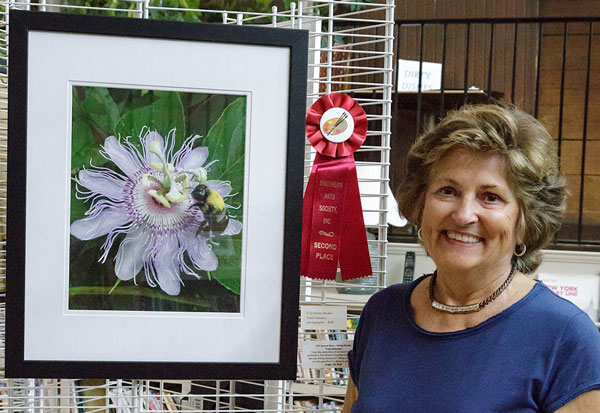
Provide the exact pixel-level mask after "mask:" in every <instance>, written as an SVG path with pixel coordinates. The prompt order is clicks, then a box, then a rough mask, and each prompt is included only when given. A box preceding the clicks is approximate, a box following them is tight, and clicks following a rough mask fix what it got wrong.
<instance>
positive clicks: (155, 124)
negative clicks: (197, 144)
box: [115, 91, 187, 148]
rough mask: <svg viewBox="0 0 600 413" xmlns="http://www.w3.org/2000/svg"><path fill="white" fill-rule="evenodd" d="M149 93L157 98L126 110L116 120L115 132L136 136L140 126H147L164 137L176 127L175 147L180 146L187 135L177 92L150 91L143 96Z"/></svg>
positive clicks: (181, 105)
mask: <svg viewBox="0 0 600 413" xmlns="http://www.w3.org/2000/svg"><path fill="white" fill-rule="evenodd" d="M150 94H152V95H153V96H154V97H155V98H157V99H156V100H155V101H153V102H151V103H150V104H148V105H146V106H142V107H139V108H136V109H133V110H129V111H127V112H126V113H125V114H124V115H123V116H122V117H121V119H119V121H118V122H117V124H116V126H115V133H116V134H120V135H121V136H138V135H139V133H140V130H141V129H142V127H143V126H147V127H149V128H150V130H156V131H157V132H158V133H159V134H160V135H161V136H163V137H166V136H167V134H168V133H169V131H171V129H173V128H176V129H177V130H176V142H175V147H176V148H179V147H181V144H182V143H183V141H184V140H185V138H186V137H187V135H186V130H185V117H184V110H183V104H182V102H181V98H180V96H179V92H164V91H151V92H149V93H147V94H146V95H145V96H144V98H146V97H147V96H148V95H150Z"/></svg>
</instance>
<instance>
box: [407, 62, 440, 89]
mask: <svg viewBox="0 0 600 413" xmlns="http://www.w3.org/2000/svg"><path fill="white" fill-rule="evenodd" d="M419 66H420V64H419V61H418V60H403V59H398V91H399V92H416V91H418V90H419ZM421 69H422V70H421V90H439V89H440V88H441V86H442V64H441V63H430V62H423V65H422V68H421Z"/></svg>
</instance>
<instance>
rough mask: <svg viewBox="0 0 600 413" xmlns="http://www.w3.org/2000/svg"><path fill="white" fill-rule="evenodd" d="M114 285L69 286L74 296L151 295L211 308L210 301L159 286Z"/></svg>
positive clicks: (161, 298) (165, 299) (71, 295)
mask: <svg viewBox="0 0 600 413" xmlns="http://www.w3.org/2000/svg"><path fill="white" fill-rule="evenodd" d="M113 288H114V287H96V286H83V287H69V296H70V297H74V296H77V295H109V294H112V295H126V296H130V297H140V296H141V297H151V298H156V299H159V300H163V301H172V302H175V303H182V304H190V305H193V306H196V307H203V308H206V309H210V303H209V302H208V301H206V300H203V301H200V300H199V299H197V298H195V299H189V298H187V297H182V296H168V295H166V294H165V293H164V292H163V291H161V290H160V289H158V288H139V287H137V286H121V287H119V288H117V289H114V291H113Z"/></svg>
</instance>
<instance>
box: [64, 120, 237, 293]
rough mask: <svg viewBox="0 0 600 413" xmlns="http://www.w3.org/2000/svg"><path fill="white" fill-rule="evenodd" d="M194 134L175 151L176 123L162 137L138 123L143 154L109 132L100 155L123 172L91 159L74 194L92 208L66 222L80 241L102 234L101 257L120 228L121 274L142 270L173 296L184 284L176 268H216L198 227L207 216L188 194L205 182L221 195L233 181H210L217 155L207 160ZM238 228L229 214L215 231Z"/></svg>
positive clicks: (207, 239) (226, 193) (234, 231)
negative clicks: (222, 227) (221, 228)
mask: <svg viewBox="0 0 600 413" xmlns="http://www.w3.org/2000/svg"><path fill="white" fill-rule="evenodd" d="M198 138H200V136H198V135H195V136H190V137H189V138H187V139H186V140H185V142H184V143H183V144H182V146H181V148H180V149H179V150H178V151H177V152H175V153H173V150H174V145H175V130H174V129H173V130H171V131H170V132H169V134H168V135H167V137H166V139H163V137H162V136H160V135H159V134H158V133H156V132H153V131H149V130H148V129H147V128H143V129H142V132H141V133H140V136H139V142H140V144H141V148H142V151H141V152H140V151H139V150H138V148H137V147H136V146H135V145H134V144H133V143H131V142H130V140H129V138H126V139H121V140H119V139H117V138H115V137H114V136H109V137H108V138H106V139H105V140H104V145H102V151H101V152H100V153H101V155H102V156H103V157H104V158H106V159H107V160H109V161H111V162H113V163H114V164H115V165H116V166H117V167H118V168H119V169H120V171H116V170H112V169H110V168H106V167H96V166H93V165H91V166H90V167H89V168H85V169H83V170H81V171H80V172H79V175H78V178H77V180H76V182H77V186H76V189H77V197H78V198H79V199H84V200H85V201H89V202H90V206H89V209H88V210H87V212H86V213H85V215H86V218H83V219H79V220H77V221H75V222H73V224H71V234H72V235H73V236H75V237H76V238H78V239H80V240H90V239H94V238H98V237H102V236H106V240H105V241H104V244H103V245H102V250H103V254H102V256H101V257H100V260H99V261H100V262H105V260H106V257H107V256H108V252H109V251H110V249H111V248H112V246H113V244H114V243H115V240H116V238H117V237H118V236H119V235H120V234H124V235H125V238H124V239H123V240H122V241H121V242H120V243H119V245H118V251H117V255H116V257H115V273H116V275H117V277H118V278H119V279H121V280H131V279H133V280H134V282H135V276H136V275H137V274H138V273H139V272H140V271H141V270H143V271H144V274H145V276H146V280H147V282H148V284H149V285H150V286H152V287H156V286H157V285H158V286H160V288H161V289H162V290H163V291H164V292H166V293H167V294H169V295H178V294H179V293H180V291H181V286H182V285H183V282H182V280H181V277H180V273H181V272H183V273H185V274H189V275H192V276H195V277H198V275H197V273H198V271H202V270H203V271H214V270H215V269H216V268H217V265H218V260H217V257H216V255H215V254H214V252H213V251H212V245H211V241H212V238H213V236H214V235H215V234H213V233H212V232H208V233H207V232H206V231H199V228H200V227H201V225H202V223H205V218H204V216H203V213H202V211H201V209H200V208H199V207H198V205H197V204H196V202H195V200H194V199H193V198H192V196H191V193H192V191H193V190H194V188H195V187H196V186H197V185H199V184H200V183H202V184H203V185H205V186H206V187H207V188H209V189H210V190H213V191H216V192H217V193H218V194H219V195H220V196H221V197H222V198H224V199H225V198H227V197H228V196H229V195H230V193H231V185H230V183H229V182H227V181H217V180H213V181H211V180H207V172H208V171H210V165H211V164H212V163H213V162H215V160H213V161H212V162H210V163H208V164H205V162H206V160H207V159H208V148H206V147H196V148H193V144H194V142H195V141H196V140H197V139H198ZM82 187H84V188H86V189H87V190H83V189H82ZM225 207H226V208H230V207H231V206H229V205H227V204H225ZM241 229H242V224H241V223H240V221H238V220H236V219H234V218H231V217H230V218H229V221H228V223H227V227H226V228H225V229H224V230H223V231H222V232H220V233H219V234H218V235H219V236H226V235H235V234H238V233H239V232H240V231H241ZM185 254H187V256H188V257H189V260H185V258H184V256H185ZM190 264H191V265H190Z"/></svg>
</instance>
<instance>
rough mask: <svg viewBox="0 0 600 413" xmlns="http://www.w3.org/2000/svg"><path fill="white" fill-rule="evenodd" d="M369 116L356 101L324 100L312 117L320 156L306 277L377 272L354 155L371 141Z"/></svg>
mask: <svg viewBox="0 0 600 413" xmlns="http://www.w3.org/2000/svg"><path fill="white" fill-rule="evenodd" d="M366 135H367V115H366V114H365V111H364V110H363V109H362V108H361V107H360V105H359V104H358V103H357V102H356V101H355V100H354V99H352V98H351V97H349V96H347V95H343V94H337V93H336V94H330V95H326V96H323V97H321V98H320V99H319V100H317V101H316V102H315V103H314V104H313V105H312V106H311V108H310V109H309V111H308V115H307V116H306V137H307V138H308V141H309V142H310V144H311V145H312V146H313V147H314V148H315V150H316V151H317V154H316V157H315V161H314V164H313V167H312V170H311V173H310V177H309V179H308V185H307V187H306V193H305V195H304V204H303V209H302V222H303V224H302V261H301V268H300V273H301V274H302V275H304V276H306V277H310V278H319V279H326V280H335V274H336V271H337V266H338V263H339V266H340V271H341V273H342V279H343V280H349V279H353V278H359V277H364V276H367V275H371V274H372V273H373V271H372V269H371V260H370V257H369V249H368V246H367V236H366V231H365V224H364V220H363V214H362V207H361V203H360V194H359V190H358V178H357V175H356V165H355V164H354V155H353V153H354V151H356V150H357V149H358V148H360V146H361V145H362V144H363V142H364V141H365V138H366Z"/></svg>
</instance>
